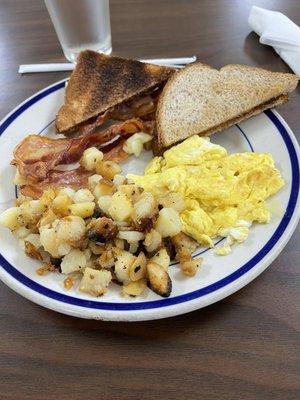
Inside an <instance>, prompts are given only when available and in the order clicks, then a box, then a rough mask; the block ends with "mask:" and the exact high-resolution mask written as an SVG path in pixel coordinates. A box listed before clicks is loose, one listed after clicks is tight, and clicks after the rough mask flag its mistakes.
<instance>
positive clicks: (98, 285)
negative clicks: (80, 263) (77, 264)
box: [79, 267, 112, 297]
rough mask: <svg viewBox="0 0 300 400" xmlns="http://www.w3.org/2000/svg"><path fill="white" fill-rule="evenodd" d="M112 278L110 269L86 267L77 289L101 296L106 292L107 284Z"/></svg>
mask: <svg viewBox="0 0 300 400" xmlns="http://www.w3.org/2000/svg"><path fill="white" fill-rule="evenodd" d="M111 280H112V275H111V272H110V271H107V270H100V271H98V270H95V269H92V268H89V267H86V269H85V270H84V274H83V278H82V280H81V282H80V285H79V290H80V291H81V292H84V293H88V294H91V295H92V296H96V297H97V296H102V295H103V294H104V293H106V292H107V288H108V285H109V284H110V282H111Z"/></svg>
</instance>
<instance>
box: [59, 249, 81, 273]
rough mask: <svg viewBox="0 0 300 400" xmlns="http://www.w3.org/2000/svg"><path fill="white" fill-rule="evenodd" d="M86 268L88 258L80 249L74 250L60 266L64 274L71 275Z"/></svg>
mask: <svg viewBox="0 0 300 400" xmlns="http://www.w3.org/2000/svg"><path fill="white" fill-rule="evenodd" d="M85 267H86V257H85V255H84V252H83V251H81V250H79V249H72V250H71V251H70V252H69V253H68V254H67V255H65V256H64V257H63V259H62V262H61V264H60V268H61V272H62V273H63V274H70V273H71V272H75V271H80V270H81V269H83V268H85Z"/></svg>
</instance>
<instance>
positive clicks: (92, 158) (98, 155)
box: [79, 147, 103, 171]
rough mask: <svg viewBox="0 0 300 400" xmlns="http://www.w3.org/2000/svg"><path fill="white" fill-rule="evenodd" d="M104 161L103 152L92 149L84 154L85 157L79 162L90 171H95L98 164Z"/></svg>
mask: <svg viewBox="0 0 300 400" xmlns="http://www.w3.org/2000/svg"><path fill="white" fill-rule="evenodd" d="M102 160H103V153H102V151H100V150H98V149H97V148H96V147H90V148H88V149H86V150H85V151H84V152H83V155H82V157H81V159H80V161H79V163H80V165H81V166H82V167H83V168H85V169H87V170H88V171H93V170H95V168H96V164H97V163H98V162H101V161H102Z"/></svg>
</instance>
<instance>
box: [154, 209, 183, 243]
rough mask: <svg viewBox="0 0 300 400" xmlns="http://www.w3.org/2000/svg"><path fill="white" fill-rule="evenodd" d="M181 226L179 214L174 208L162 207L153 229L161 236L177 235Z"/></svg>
mask: <svg viewBox="0 0 300 400" xmlns="http://www.w3.org/2000/svg"><path fill="white" fill-rule="evenodd" d="M181 228H182V224H181V220H180V216H179V214H178V212H177V211H176V210H174V208H163V209H161V210H160V211H159V214H158V218H157V221H156V224H155V229H156V230H157V231H158V232H159V233H160V234H161V236H162V237H163V238H164V237H167V236H175V235H177V233H179V232H180V231H181Z"/></svg>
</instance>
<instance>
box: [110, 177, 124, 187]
mask: <svg viewBox="0 0 300 400" xmlns="http://www.w3.org/2000/svg"><path fill="white" fill-rule="evenodd" d="M126 181H127V179H126V176H124V175H120V174H116V175H115V176H114V179H113V183H114V185H115V186H116V187H118V186H120V185H124V184H125V183H126Z"/></svg>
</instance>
